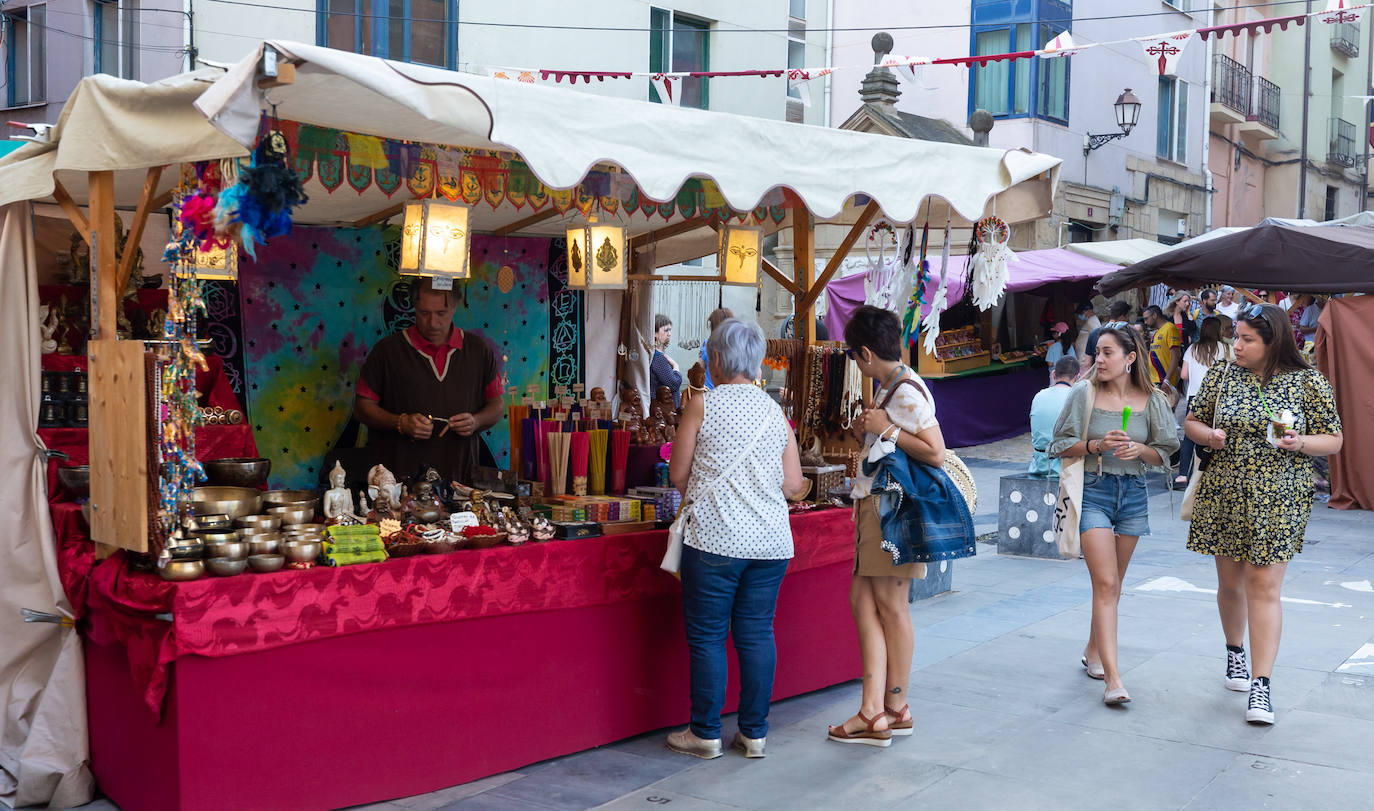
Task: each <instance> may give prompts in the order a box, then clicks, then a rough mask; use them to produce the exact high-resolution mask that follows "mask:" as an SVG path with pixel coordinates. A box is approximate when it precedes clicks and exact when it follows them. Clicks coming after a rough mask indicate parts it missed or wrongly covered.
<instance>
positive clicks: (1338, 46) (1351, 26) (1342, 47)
mask: <svg viewBox="0 0 1374 811" xmlns="http://www.w3.org/2000/svg"><path fill="white" fill-rule="evenodd" d="M1331 50H1333V51H1336V52H1337V53H1343V54H1345V55H1346V56H1348V57H1350V58H1351V59H1354V58H1355V57H1357V56H1359V55H1360V24H1359V23H1336V24H1335V25H1333V26H1331Z"/></svg>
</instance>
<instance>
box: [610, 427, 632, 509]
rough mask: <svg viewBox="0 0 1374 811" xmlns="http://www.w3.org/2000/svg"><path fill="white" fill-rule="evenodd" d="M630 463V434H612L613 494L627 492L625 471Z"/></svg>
mask: <svg viewBox="0 0 1374 811" xmlns="http://www.w3.org/2000/svg"><path fill="white" fill-rule="evenodd" d="M629 461H630V432H629V431H612V432H611V492H612V493H615V494H616V495H621V494H622V493H624V492H625V470H626V466H627V465H628V464H629Z"/></svg>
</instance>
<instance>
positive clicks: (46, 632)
mask: <svg viewBox="0 0 1374 811" xmlns="http://www.w3.org/2000/svg"><path fill="white" fill-rule="evenodd" d="M0 319H3V321H0V323H4V324H7V325H10V327H11V328H10V332H9V334H8V335H6V336H5V339H4V340H3V341H0V369H3V370H4V374H5V379H6V381H7V382H9V383H10V385H6V386H3V387H0V436H3V437H5V441H3V442H0V470H3V471H5V477H4V480H3V484H0V706H3V712H4V715H5V719H4V720H5V726H4V732H3V737H0V802H4V803H5V804H7V805H9V806H10V807H18V806H26V805H51V806H54V807H57V808H70V807H72V806H77V805H82V804H84V803H87V802H90V800H91V796H92V793H93V790H94V788H95V780H94V778H93V777H92V776H91V772H90V753H89V746H88V741H87V727H86V678H85V662H84V660H83V657H82V653H81V641H80V638H79V637H78V636H77V634H76V632H75V631H74V630H72V629H70V628H66V627H63V626H61V625H55V624H49V623H25V622H24V621H23V620H22V618H21V617H20V614H19V610H20V609H21V608H31V609H34V610H37V611H44V612H47V613H49V614H60V615H62V616H65V617H70V616H71V615H72V611H71V605H70V604H69V603H68V601H67V597H66V595H65V594H63V592H62V585H61V582H60V581H59V579H58V576H57V558H56V552H55V548H54V542H53V531H52V520H51V518H50V517H49V514H48V505H47V484H46V475H45V461H44V456H43V453H42V451H43V447H42V444H41V443H40V442H39V440H38V435H37V434H36V433H35V429H36V427H37V425H38V403H39V373H40V370H41V366H40V362H39V337H38V279H37V268H36V260H35V255H34V241H33V224H32V212H31V210H30V207H29V204H28V203H15V204H13V205H9V206H5V207H3V208H0Z"/></svg>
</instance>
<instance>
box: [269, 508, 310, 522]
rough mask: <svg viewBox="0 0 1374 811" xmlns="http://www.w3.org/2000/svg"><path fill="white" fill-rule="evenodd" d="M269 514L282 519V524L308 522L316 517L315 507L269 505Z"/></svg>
mask: <svg viewBox="0 0 1374 811" xmlns="http://www.w3.org/2000/svg"><path fill="white" fill-rule="evenodd" d="M267 514H268V515H271V516H274V517H276V518H279V519H281V523H282V526H290V525H291V524H306V523H309V522H310V520H311V519H312V518H314V517H315V508H314V507H313V506H311V507H294V506H293V507H268V508H267Z"/></svg>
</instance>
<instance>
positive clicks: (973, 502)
mask: <svg viewBox="0 0 1374 811" xmlns="http://www.w3.org/2000/svg"><path fill="white" fill-rule="evenodd" d="M941 469H942V470H944V471H945V473H946V475H948V476H949V478H950V479H951V480H953V481H954V486H955V487H957V488H959V492H960V493H961V494H963V496H964V501H966V502H968V512H969V515H973V514H974V513H976V512H978V485H977V484H974V482H973V474H972V473H970V472H969V469H968V465H966V464H964V460H963V459H960V458H959V457H958V456H956V455H955V454H954V451H951V450H946V451H945V464H944V466H943V467H942V468H941Z"/></svg>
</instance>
